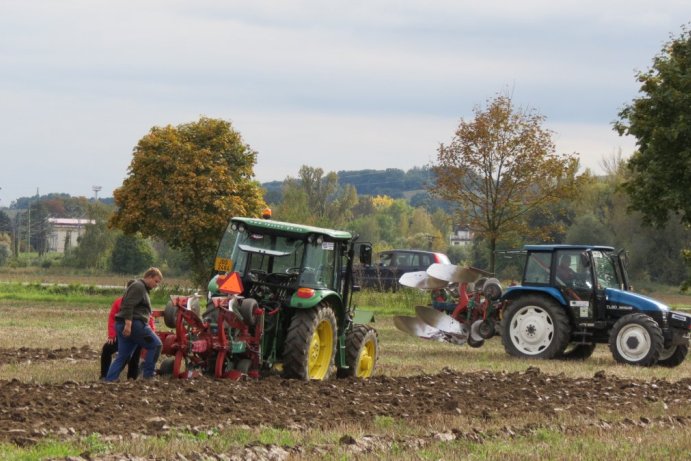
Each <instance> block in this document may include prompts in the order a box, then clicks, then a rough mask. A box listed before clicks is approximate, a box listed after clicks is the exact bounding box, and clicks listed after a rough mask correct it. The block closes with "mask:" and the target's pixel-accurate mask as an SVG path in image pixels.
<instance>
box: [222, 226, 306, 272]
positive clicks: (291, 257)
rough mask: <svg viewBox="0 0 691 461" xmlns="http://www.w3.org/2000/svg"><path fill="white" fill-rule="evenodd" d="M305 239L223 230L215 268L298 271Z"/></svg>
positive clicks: (248, 270) (246, 270)
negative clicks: (223, 233)
mask: <svg viewBox="0 0 691 461" xmlns="http://www.w3.org/2000/svg"><path fill="white" fill-rule="evenodd" d="M304 249H305V242H304V241H303V240H300V239H295V238H291V237H285V236H280V235H272V234H262V233H257V232H248V231H240V230H233V229H231V227H230V226H229V227H228V229H227V230H226V233H225V235H224V236H223V239H222V240H221V244H220V245H219V248H218V252H217V254H216V261H215V264H214V268H215V269H216V270H217V271H219V272H228V271H231V270H234V271H236V272H239V273H240V275H241V276H244V275H245V274H246V273H247V272H251V271H259V272H263V273H267V274H268V273H292V272H297V271H298V270H299V269H300V267H301V265H302V259H303V255H304Z"/></svg>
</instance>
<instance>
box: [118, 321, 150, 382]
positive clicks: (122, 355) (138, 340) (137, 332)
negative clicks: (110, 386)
mask: <svg viewBox="0 0 691 461" xmlns="http://www.w3.org/2000/svg"><path fill="white" fill-rule="evenodd" d="M124 328H125V322H124V321H121V320H117V321H116V322H115V332H116V333H117V335H118V355H117V356H116V357H115V360H113V363H111V364H110V368H109V369H108V374H107V375H106V381H117V379H118V377H119V376H120V372H121V371H122V369H123V368H124V367H125V364H126V363H127V362H128V361H129V360H130V357H131V356H132V353H133V352H134V350H135V349H136V348H137V346H141V347H142V349H145V350H146V358H145V359H144V366H143V367H142V369H143V376H144V378H152V377H153V376H154V370H155V369H156V361H157V360H158V357H159V355H161V346H162V344H161V340H160V339H159V338H158V336H156V333H154V332H153V330H152V329H151V327H149V325H148V324H147V323H146V322H144V321H143V320H137V319H133V320H132V329H131V331H130V335H129V336H124V335H123V334H122V330H123V329H124Z"/></svg>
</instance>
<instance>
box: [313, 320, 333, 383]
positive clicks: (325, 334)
mask: <svg viewBox="0 0 691 461" xmlns="http://www.w3.org/2000/svg"><path fill="white" fill-rule="evenodd" d="M333 345H334V332H333V328H331V323H329V321H328V320H322V321H321V322H319V325H317V328H316V329H315V330H314V334H313V335H312V340H311V341H310V349H309V361H308V364H307V367H308V371H309V377H310V379H324V377H325V376H326V374H327V372H328V371H329V366H330V364H331V354H332V352H333Z"/></svg>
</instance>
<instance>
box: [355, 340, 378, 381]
mask: <svg viewBox="0 0 691 461" xmlns="http://www.w3.org/2000/svg"><path fill="white" fill-rule="evenodd" d="M376 356H377V348H376V345H375V344H374V340H373V339H371V340H369V341H367V342H366V343H365V344H364V346H363V347H362V350H361V351H360V356H359V357H358V361H357V371H356V372H355V373H356V376H357V377H358V378H369V377H370V376H372V371H374V362H375V361H376V358H377V357H376Z"/></svg>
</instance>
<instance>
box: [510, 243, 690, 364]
mask: <svg viewBox="0 0 691 461" xmlns="http://www.w3.org/2000/svg"><path fill="white" fill-rule="evenodd" d="M524 250H525V253H526V260H525V266H524V272H523V280H522V283H521V285H520V286H512V287H509V288H508V289H507V290H506V291H505V292H504V293H503V295H502V301H503V306H504V308H503V316H502V320H501V338H502V343H503V345H504V348H505V350H506V352H507V353H509V354H510V355H513V356H516V357H533V358H543V359H552V358H578V359H585V358H588V357H589V356H590V355H591V354H592V353H593V350H594V349H595V346H596V344H609V349H610V351H611V352H612V355H613V356H614V359H615V360H616V361H617V362H619V363H625V364H631V365H639V366H653V365H656V364H657V365H662V366H667V367H675V366H677V365H679V364H681V363H682V362H683V361H684V359H685V358H686V354H687V353H688V350H689V332H690V330H691V315H689V314H685V313H681V312H674V311H672V310H670V308H669V307H668V306H666V305H665V304H663V303H661V302H659V301H656V300H654V299H651V298H648V297H646V296H642V295H640V294H637V293H634V292H632V291H631V285H630V284H629V280H628V276H627V273H626V267H625V255H624V254H623V252H615V251H614V248H612V247H608V246H597V245H527V246H525V247H524Z"/></svg>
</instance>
